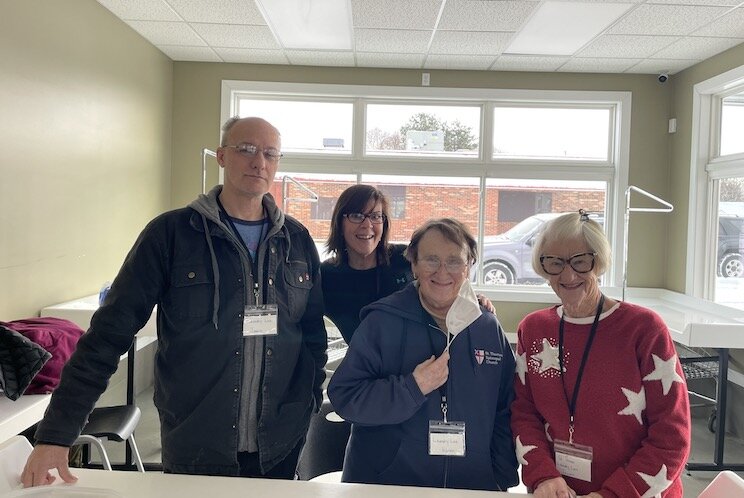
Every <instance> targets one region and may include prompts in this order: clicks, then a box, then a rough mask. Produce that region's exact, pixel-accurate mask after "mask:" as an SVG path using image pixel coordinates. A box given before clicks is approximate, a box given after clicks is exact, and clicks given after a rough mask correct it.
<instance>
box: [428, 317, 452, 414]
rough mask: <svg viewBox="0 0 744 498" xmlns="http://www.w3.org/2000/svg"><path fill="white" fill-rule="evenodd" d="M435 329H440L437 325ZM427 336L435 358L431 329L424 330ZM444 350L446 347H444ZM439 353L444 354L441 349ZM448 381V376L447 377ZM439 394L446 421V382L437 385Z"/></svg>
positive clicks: (435, 352)
mask: <svg viewBox="0 0 744 498" xmlns="http://www.w3.org/2000/svg"><path fill="white" fill-rule="evenodd" d="M437 330H441V329H439V328H438V327H437ZM426 334H427V337H428V338H429V346H431V353H432V354H433V355H434V357H435V358H437V351H436V349H435V347H434V340H432V338H431V331H430V330H428V329H427V330H426ZM447 339H448V340H447V344H449V333H448V334H447ZM445 351H446V347H445ZM441 354H444V351H442V353H441ZM441 354H440V355H441ZM447 380H448V381H449V378H448V379H447ZM438 391H439V396H440V397H441V398H442V401H441V404H440V405H439V406H440V408H441V409H442V416H443V417H444V418H443V420H444V422H447V382H445V383H444V384H442V385H441V386H439V388H438Z"/></svg>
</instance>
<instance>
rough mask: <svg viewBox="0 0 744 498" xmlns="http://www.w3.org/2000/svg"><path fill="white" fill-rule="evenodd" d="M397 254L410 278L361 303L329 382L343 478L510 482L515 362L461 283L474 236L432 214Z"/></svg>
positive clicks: (488, 486)
mask: <svg viewBox="0 0 744 498" xmlns="http://www.w3.org/2000/svg"><path fill="white" fill-rule="evenodd" d="M405 255H406V257H407V259H408V260H409V261H410V262H411V264H412V268H413V273H414V276H415V278H416V283H415V285H409V286H408V287H406V288H405V289H403V290H401V291H398V292H396V293H394V294H392V295H390V296H388V297H386V298H383V299H381V300H379V301H377V302H375V303H372V304H370V305H369V306H366V307H365V308H363V309H362V314H361V315H362V323H361V325H360V326H359V328H358V329H357V330H356V332H355V333H354V341H352V344H351V345H350V347H349V351H348V352H347V354H346V357H345V358H344V360H343V362H342V363H341V365H339V367H338V369H337V370H336V372H335V373H334V375H333V377H332V378H331V382H330V385H329V387H328V396H329V398H330V400H331V403H332V404H333V407H334V408H335V410H336V412H337V413H338V414H339V415H341V416H342V417H343V418H344V419H346V420H348V421H350V422H352V433H351V438H350V440H349V444H348V446H347V450H346V458H345V461H344V470H343V478H342V480H343V481H344V482H364V483H374V484H398V485H413V486H430V487H447V488H463V489H485V490H506V489H507V488H508V487H510V486H514V485H516V484H517V483H518V477H517V461H516V456H515V453H514V446H513V442H512V435H511V429H510V427H509V415H510V412H509V405H510V403H511V400H512V398H513V397H514V393H513V387H512V384H513V376H514V368H515V361H514V355H513V353H512V350H511V348H510V346H509V343H508V341H507V340H506V336H505V335H504V333H503V331H502V330H501V326H500V325H499V323H498V320H497V319H496V317H495V315H493V314H491V313H482V312H481V308H480V306H479V305H478V300H477V298H476V296H475V293H474V292H473V289H472V287H471V286H470V280H469V278H468V276H469V272H470V267H471V265H472V264H473V263H474V262H475V260H476V257H477V251H476V242H475V239H474V238H473V236H472V235H471V234H470V232H469V231H468V229H467V227H466V226H465V225H463V224H462V223H460V222H459V221H457V220H453V219H449V218H443V219H438V220H431V221H429V222H427V223H426V224H424V225H423V226H422V227H421V228H419V229H418V230H416V232H415V233H414V234H413V237H412V238H411V243H410V245H409V246H408V248H407V249H406V253H405Z"/></svg>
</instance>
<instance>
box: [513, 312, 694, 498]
mask: <svg viewBox="0 0 744 498" xmlns="http://www.w3.org/2000/svg"><path fill="white" fill-rule="evenodd" d="M593 322H594V316H591V317H589V318H581V319H575V318H570V317H566V320H565V325H564V334H563V337H564V338H563V368H564V370H565V371H564V374H563V376H561V375H560V373H559V370H560V367H559V362H558V328H559V323H560V308H558V307H555V306H554V307H552V308H548V309H544V310H540V311H536V312H534V313H531V314H529V315H528V316H526V317H525V318H524V319H523V320H522V322H521V323H520V324H519V331H518V343H517V373H516V376H515V379H514V382H515V391H516V398H515V400H514V402H513V403H512V406H511V410H512V418H511V426H512V432H513V433H514V437H515V439H516V445H517V459H518V460H519V461H520V463H521V464H522V479H523V481H524V483H525V485H526V486H527V487H528V488H530V489H534V488H535V487H536V486H537V485H538V484H539V483H541V482H542V481H544V480H546V479H551V478H553V477H558V476H560V475H561V474H560V473H559V472H558V470H557V469H556V465H555V460H554V457H555V455H554V453H553V441H555V440H563V441H568V439H569V436H568V425H569V409H568V400H567V399H566V396H567V395H568V397H569V399H570V397H571V396H572V394H573V390H574V386H575V385H576V380H577V376H578V370H579V366H580V364H581V358H582V356H583V354H584V348H585V346H586V343H587V339H588V338H589V334H590V331H591V328H592V323H593ZM561 377H563V379H561ZM563 383H565V391H564V386H563ZM573 441H574V443H575V444H578V445H585V446H590V447H591V448H592V450H593V459H592V464H591V482H587V481H582V480H579V479H576V478H572V477H567V476H563V477H564V479H565V480H566V482H567V483H568V485H569V486H570V487H571V488H572V489H573V490H574V491H576V492H577V493H578V494H579V495H584V494H588V493H590V492H592V491H594V492H598V493H599V494H601V495H602V496H603V497H605V498H615V497H619V498H632V497H642V498H649V497H653V496H658V495H660V496H662V497H664V498H682V483H681V480H680V474H681V473H682V471H683V470H684V467H685V463H686V462H687V457H688V454H689V451H690V407H689V400H688V395H687V384H686V383H685V380H684V374H683V372H682V367H681V365H680V363H679V359H678V358H677V353H676V350H675V348H674V343H673V341H672V339H671V337H670V335H669V331H668V329H667V327H666V325H665V324H664V322H663V321H662V319H661V317H659V316H658V315H657V314H656V313H654V312H653V311H651V310H649V309H646V308H643V307H641V306H637V305H633V304H629V303H625V302H621V303H619V304H618V305H616V306H614V307H613V308H612V309H611V310H609V311H607V312H605V313H603V314H602V315H601V317H600V321H599V325H598V327H597V333H596V335H595V337H594V342H593V344H592V347H591V349H590V351H589V356H588V359H587V362H586V366H585V367H584V373H583V377H582V379H581V383H580V388H579V394H578V400H577V402H576V411H575V415H574V437H573Z"/></svg>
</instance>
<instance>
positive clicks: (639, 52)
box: [576, 35, 679, 59]
mask: <svg viewBox="0 0 744 498" xmlns="http://www.w3.org/2000/svg"><path fill="white" fill-rule="evenodd" d="M678 39H679V37H678V36H643V35H602V36H599V37H597V38H596V39H594V41H592V42H591V43H590V44H589V45H587V46H586V47H584V48H583V49H582V50H580V51H579V52H577V53H576V56H578V57H620V58H631V59H632V58H638V57H641V58H645V57H648V56H649V55H651V54H653V53H654V52H658V51H659V50H661V49H662V48H664V47H666V46H667V45H669V44H671V43H673V42H675V41H677V40H678Z"/></svg>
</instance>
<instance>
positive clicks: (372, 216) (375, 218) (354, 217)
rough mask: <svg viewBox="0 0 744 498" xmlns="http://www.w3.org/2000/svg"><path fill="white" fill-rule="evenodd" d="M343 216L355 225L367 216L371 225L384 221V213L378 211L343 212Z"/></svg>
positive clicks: (362, 221)
mask: <svg viewBox="0 0 744 498" xmlns="http://www.w3.org/2000/svg"><path fill="white" fill-rule="evenodd" d="M344 218H346V219H347V220H349V221H350V222H352V223H354V224H355V225H359V224H361V223H364V220H365V219H367V218H369V221H370V223H372V224H373V225H379V224H380V223H382V222H383V221H385V215H384V214H382V213H381V212H379V211H374V212H372V213H367V214H365V213H344Z"/></svg>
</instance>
